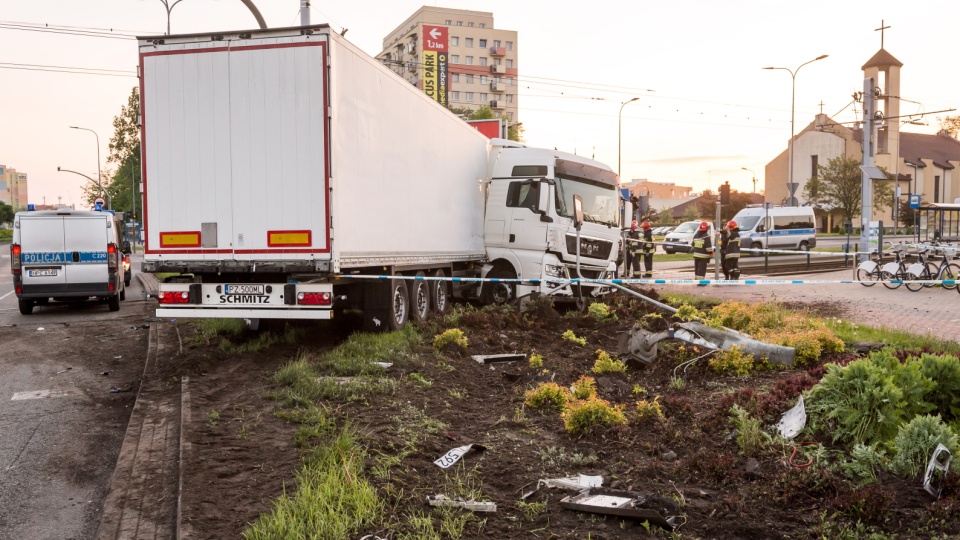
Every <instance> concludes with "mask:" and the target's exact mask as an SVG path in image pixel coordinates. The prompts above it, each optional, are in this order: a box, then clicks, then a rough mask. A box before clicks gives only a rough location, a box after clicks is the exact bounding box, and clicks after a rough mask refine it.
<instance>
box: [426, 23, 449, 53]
mask: <svg viewBox="0 0 960 540" xmlns="http://www.w3.org/2000/svg"><path fill="white" fill-rule="evenodd" d="M423 50H425V51H438V52H448V51H449V50H450V49H448V48H447V27H446V26H430V25H426V24H425V25H423Z"/></svg>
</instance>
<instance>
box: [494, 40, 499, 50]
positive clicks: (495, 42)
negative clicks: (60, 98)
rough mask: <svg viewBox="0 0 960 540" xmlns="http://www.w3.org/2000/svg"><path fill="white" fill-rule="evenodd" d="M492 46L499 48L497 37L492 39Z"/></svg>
mask: <svg viewBox="0 0 960 540" xmlns="http://www.w3.org/2000/svg"><path fill="white" fill-rule="evenodd" d="M493 46H494V47H496V48H498V49H499V48H500V40H499V39H495V40H493Z"/></svg>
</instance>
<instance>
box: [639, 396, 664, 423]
mask: <svg viewBox="0 0 960 540" xmlns="http://www.w3.org/2000/svg"><path fill="white" fill-rule="evenodd" d="M636 419H637V421H638V422H648V421H651V420H653V421H660V420H664V419H665V417H664V416H663V408H662V407H661V406H660V396H657V397H655V398H653V401H647V400H645V399H641V400H640V401H638V402H637V410H636Z"/></svg>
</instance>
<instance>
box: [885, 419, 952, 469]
mask: <svg viewBox="0 0 960 540" xmlns="http://www.w3.org/2000/svg"><path fill="white" fill-rule="evenodd" d="M938 444H942V445H944V446H945V447H947V450H949V451H950V453H951V454H952V455H956V453H957V451H958V450H960V448H958V445H957V435H956V433H954V432H953V430H952V429H950V427H948V426H947V425H945V424H944V423H943V421H942V420H941V419H940V416H935V415H929V414H928V415H921V416H916V417H914V418H913V420H910V421H909V422H907V423H906V424H904V425H902V426H901V427H900V431H898V432H897V436H896V438H894V440H893V448H894V455H893V462H892V463H891V467H892V469H893V471H894V472H896V473H899V474H904V475H908V476H917V475H919V474H921V473H923V472H924V470H925V469H926V467H927V463H928V462H929V461H930V456H932V455H933V451H934V450H935V449H936V448H937V445H938ZM953 468H954V469H960V467H958V466H957V465H956V463H954V465H953Z"/></svg>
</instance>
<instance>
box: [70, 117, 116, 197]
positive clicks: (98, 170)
mask: <svg viewBox="0 0 960 540" xmlns="http://www.w3.org/2000/svg"><path fill="white" fill-rule="evenodd" d="M70 129H82V130H84V131H89V132H90V133H93V136H94V137H96V138H97V195H99V196H102V195H103V187H101V186H100V177H101V175H100V136H99V135H97V132H96V131H94V130H92V129H88V128H83V127H77V126H70ZM69 172H73V171H69ZM78 174H79V173H78ZM81 176H86V175H81ZM87 178H90V177H89V176H87ZM107 208H110V207H109V206H108V207H107Z"/></svg>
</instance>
